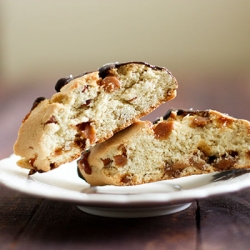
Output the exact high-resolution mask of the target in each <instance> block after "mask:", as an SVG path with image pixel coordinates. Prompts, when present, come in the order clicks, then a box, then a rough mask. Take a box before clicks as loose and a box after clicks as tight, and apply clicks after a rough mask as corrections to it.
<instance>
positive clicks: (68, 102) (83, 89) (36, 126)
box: [14, 62, 177, 173]
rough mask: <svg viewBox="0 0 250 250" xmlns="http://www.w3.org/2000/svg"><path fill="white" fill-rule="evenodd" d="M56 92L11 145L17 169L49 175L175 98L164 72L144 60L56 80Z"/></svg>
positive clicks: (37, 108)
mask: <svg viewBox="0 0 250 250" xmlns="http://www.w3.org/2000/svg"><path fill="white" fill-rule="evenodd" d="M55 88H56V90H57V91H58V93H56V94H54V95H53V96H52V98H51V99H45V98H38V99H37V100H36V101H35V103H34V105H33V108H32V110H31V112H30V113H29V114H28V115H27V116H26V117H25V119H24V120H23V123H22V125H21V128H20V130H19V133H18V138H17V141H16V143H15V145H14V152H15V154H16V155H19V156H21V159H20V160H19V161H18V165H19V166H21V167H24V168H28V169H31V170H32V171H31V172H30V173H32V172H36V171H39V172H44V171H49V170H51V169H53V168H56V167H58V166H59V165H61V164H63V163H66V162H70V161H72V160H74V159H76V158H78V157H79V156H80V154H81V152H82V151H84V150H86V149H88V148H89V147H91V146H93V145H95V144H96V143H99V142H102V141H104V140H106V139H108V138H110V137H111V136H112V135H113V134H114V133H115V132H117V131H120V130H122V129H124V128H125V127H127V126H129V125H131V124H132V123H134V122H135V121H136V120H137V119H139V118H140V117H142V116H144V115H146V114H148V113H150V112H151V111H153V110H154V109H155V108H156V107H158V106H159V105H160V104H161V103H163V102H166V101H168V100H171V99H173V98H174V97H175V96H176V89H177V81H176V79H175V77H174V76H173V75H172V74H171V73H170V72H169V71H168V70H167V69H166V68H162V67H157V66H153V65H149V64H147V63H143V62H129V63H120V64H119V63H112V64H107V65H104V66H103V67H101V68H100V69H99V70H98V71H95V72H88V73H84V74H82V75H80V76H76V77H72V76H69V77H66V78H62V79H60V80H59V81H58V82H57V84H56V87H55Z"/></svg>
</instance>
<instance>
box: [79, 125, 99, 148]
mask: <svg viewBox="0 0 250 250" xmlns="http://www.w3.org/2000/svg"><path fill="white" fill-rule="evenodd" d="M76 126H77V128H78V129H79V130H80V131H81V137H83V138H86V139H89V141H90V143H91V144H92V143H94V142H95V141H96V133H95V129H94V128H93V126H91V124H90V122H82V123H79V124H77V125H76Z"/></svg>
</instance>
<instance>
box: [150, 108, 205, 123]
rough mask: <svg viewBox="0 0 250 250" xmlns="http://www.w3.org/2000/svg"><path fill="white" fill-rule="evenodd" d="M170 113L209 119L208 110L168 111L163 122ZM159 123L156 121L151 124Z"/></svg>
mask: <svg viewBox="0 0 250 250" xmlns="http://www.w3.org/2000/svg"><path fill="white" fill-rule="evenodd" d="M172 112H176V115H177V116H187V115H199V116H201V117H209V110H192V109H169V110H168V111H167V112H166V114H165V115H164V116H163V117H162V118H163V120H167V119H168V118H169V117H170V116H171V114H172ZM159 121H160V119H157V120H155V121H154V122H153V124H156V123H157V122H159Z"/></svg>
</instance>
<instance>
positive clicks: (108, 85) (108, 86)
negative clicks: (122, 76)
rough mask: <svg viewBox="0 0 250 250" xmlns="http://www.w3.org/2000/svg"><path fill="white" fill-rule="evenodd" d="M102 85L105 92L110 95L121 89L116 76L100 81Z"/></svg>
mask: <svg viewBox="0 0 250 250" xmlns="http://www.w3.org/2000/svg"><path fill="white" fill-rule="evenodd" d="M100 85H101V86H103V88H104V90H105V91H106V92H108V93H111V92H114V91H115V90H116V89H119V88H120V82H119V80H118V79H117V77H115V76H106V77H105V78H104V79H102V80H101V81H100Z"/></svg>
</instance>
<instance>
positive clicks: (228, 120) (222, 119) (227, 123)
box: [217, 116, 234, 127]
mask: <svg viewBox="0 0 250 250" xmlns="http://www.w3.org/2000/svg"><path fill="white" fill-rule="evenodd" d="M217 121H218V122H219V123H220V124H221V125H222V126H223V127H226V126H230V125H232V123H233V121H234V120H233V119H232V118H230V117H227V116H220V117H218V119H217Z"/></svg>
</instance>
